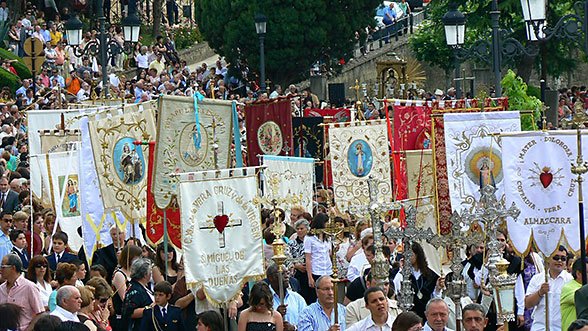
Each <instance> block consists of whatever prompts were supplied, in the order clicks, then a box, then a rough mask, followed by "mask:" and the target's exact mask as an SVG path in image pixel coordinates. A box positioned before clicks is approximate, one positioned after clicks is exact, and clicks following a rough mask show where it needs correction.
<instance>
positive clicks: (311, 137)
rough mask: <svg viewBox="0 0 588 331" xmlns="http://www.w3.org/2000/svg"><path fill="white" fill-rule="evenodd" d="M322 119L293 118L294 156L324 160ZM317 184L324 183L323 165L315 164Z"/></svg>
mask: <svg viewBox="0 0 588 331" xmlns="http://www.w3.org/2000/svg"><path fill="white" fill-rule="evenodd" d="M322 123H323V118H322V117H293V118H292V126H293V131H294V156H297V157H306V158H314V159H315V160H323V159H324V153H323V149H324V140H325V136H324V132H325V131H324V130H323V126H322ZM314 170H315V183H321V182H322V181H323V170H324V167H323V163H320V162H318V163H315V167H314Z"/></svg>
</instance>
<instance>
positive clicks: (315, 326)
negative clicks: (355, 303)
mask: <svg viewBox="0 0 588 331" xmlns="http://www.w3.org/2000/svg"><path fill="white" fill-rule="evenodd" d="M315 288H316V295H317V297H318V300H317V302H315V303H313V304H311V305H310V306H308V307H306V308H304V310H303V311H302V314H301V315H300V320H299V321H298V331H345V329H346V326H345V325H346V324H345V306H343V305H342V304H340V303H337V302H336V301H335V292H334V290H335V285H334V284H333V279H332V278H331V277H330V276H321V277H319V279H317V281H316V283H315ZM335 309H337V313H338V316H337V317H338V321H334V319H335Z"/></svg>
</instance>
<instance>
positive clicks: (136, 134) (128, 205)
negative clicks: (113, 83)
mask: <svg viewBox="0 0 588 331" xmlns="http://www.w3.org/2000/svg"><path fill="white" fill-rule="evenodd" d="M108 115H111V114H108ZM108 115H107V114H98V115H96V117H95V118H94V120H91V121H90V123H89V128H90V129H89V132H90V138H91V141H92V151H93V153H94V162H95V163H96V172H97V174H98V182H99V183H100V191H101V193H102V199H103V202H104V208H105V209H106V211H112V210H116V209H118V210H120V211H121V212H122V213H123V215H124V216H125V217H126V218H128V219H133V220H140V219H143V218H145V205H146V199H147V192H146V190H147V157H146V156H147V155H146V154H147V146H143V145H140V144H139V145H136V144H134V142H135V141H151V140H155V122H154V114H153V111H152V110H143V111H136V112H124V113H123V114H122V115H116V116H108Z"/></svg>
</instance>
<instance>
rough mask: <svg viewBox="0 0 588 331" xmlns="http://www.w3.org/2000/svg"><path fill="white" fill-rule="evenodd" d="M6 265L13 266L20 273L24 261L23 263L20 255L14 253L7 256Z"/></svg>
mask: <svg viewBox="0 0 588 331" xmlns="http://www.w3.org/2000/svg"><path fill="white" fill-rule="evenodd" d="M6 263H7V264H8V265H13V266H14V268H15V269H16V272H18V273H21V272H22V261H21V259H20V257H18V255H16V254H14V253H10V254H6Z"/></svg>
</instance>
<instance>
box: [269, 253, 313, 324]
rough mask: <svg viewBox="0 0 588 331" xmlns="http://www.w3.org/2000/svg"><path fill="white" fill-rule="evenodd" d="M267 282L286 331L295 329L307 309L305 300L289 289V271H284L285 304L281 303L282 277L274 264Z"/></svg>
mask: <svg viewBox="0 0 588 331" xmlns="http://www.w3.org/2000/svg"><path fill="white" fill-rule="evenodd" d="M266 275H267V280H268V282H269V284H270V289H271V291H272V294H273V298H274V309H275V310H277V311H278V312H279V313H280V314H282V317H283V318H284V329H285V330H288V329H294V325H297V324H298V320H299V319H300V314H301V313H302V310H303V309H304V308H306V301H304V298H303V297H302V296H301V295H300V294H298V293H296V292H294V291H291V290H289V289H288V284H289V283H290V275H289V274H288V271H287V270H283V271H282V288H283V289H284V304H281V302H280V294H279V293H280V277H279V271H278V266H277V265H276V264H275V263H272V264H271V265H270V266H269V267H268V268H267V270H266Z"/></svg>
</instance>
